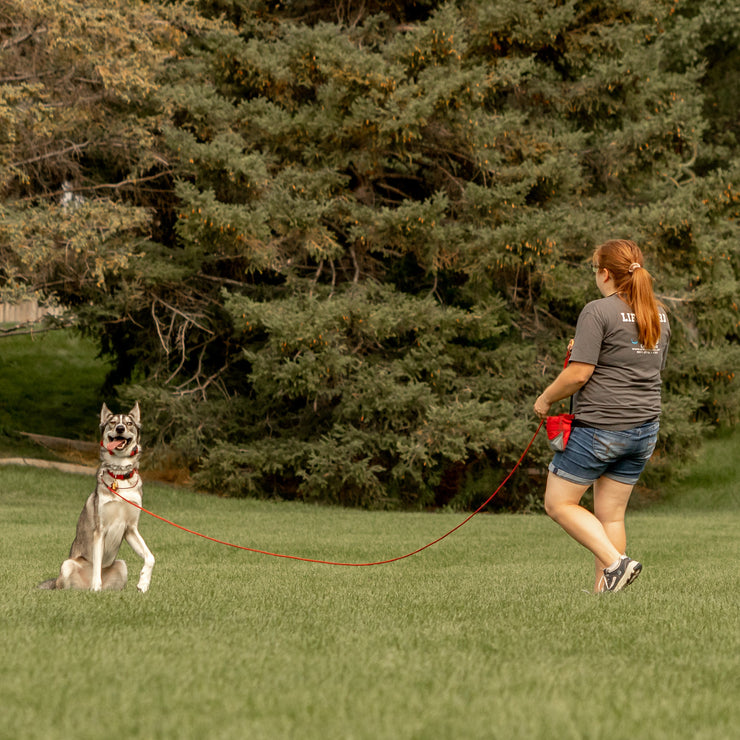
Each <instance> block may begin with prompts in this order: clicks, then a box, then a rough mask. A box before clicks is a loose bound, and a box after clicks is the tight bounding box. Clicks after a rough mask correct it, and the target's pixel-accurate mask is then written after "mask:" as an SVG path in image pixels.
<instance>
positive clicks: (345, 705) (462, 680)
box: [0, 468, 740, 740]
mask: <svg viewBox="0 0 740 740" xmlns="http://www.w3.org/2000/svg"><path fill="white" fill-rule="evenodd" d="M91 485H92V480H91V479H88V478H84V477H81V476H71V475H62V474H59V473H53V472H48V471H35V470H27V469H20V468H0V501H1V502H2V506H0V516H1V518H2V531H3V538H2V540H0V553H1V554H2V562H3V563H4V576H3V590H2V597H0V616H1V618H2V624H3V629H2V643H3V645H2V650H3V655H4V656H6V657H5V658H4V670H3V672H2V677H0V703H1V704H2V706H3V707H4V710H5V711H4V719H3V730H2V731H1V732H0V735H2V736H3V737H9V738H11V737H12V738H42V737H43V738H68V737H73V736H74V737H76V738H100V737H106V736H108V735H116V736H118V737H124V738H170V737H171V738H203V737H208V738H240V739H241V738H245V737H249V738H266V739H267V738H270V739H273V738H308V739H311V738H321V740H325V739H326V738H360V739H364V738H429V739H430V740H431V739H436V738H514V737H516V738H555V737H556V738H568V737H570V738H597V737H604V738H650V739H651V740H652V739H653V738H692V739H693V738H712V739H715V738H725V737H727V738H729V737H732V736H733V733H734V731H735V729H736V727H737V723H738V720H740V716H739V714H740V712H739V710H738V707H737V702H736V698H735V696H734V692H733V691H731V690H729V687H730V686H731V685H733V681H734V680H735V679H736V678H737V675H738V668H739V665H738V663H739V661H738V654H739V652H740V651H739V650H738V647H739V646H738V631H737V605H738V604H737V596H736V590H737V589H736V569H735V567H734V565H733V564H734V563H737V560H738V555H739V554H740V553H739V552H738V549H739V548H738V538H737V531H738V525H739V524H740V515H739V514H738V509H737V506H735V507H734V508H733V506H732V505H731V501H730V504H729V505H726V506H723V508H722V510H720V511H715V510H712V509H711V508H710V509H705V510H691V509H686V508H681V509H678V510H672V509H671V508H670V507H668V506H661V507H658V508H655V509H652V510H648V511H640V512H636V513H634V514H631V516H630V522H629V529H630V535H631V544H630V551H631V552H633V553H634V554H635V556H636V557H639V558H640V559H641V560H642V561H643V563H644V564H645V571H644V573H643V575H642V576H641V577H640V579H639V580H638V581H637V582H636V583H635V584H634V586H631V587H630V588H629V589H628V590H627V591H625V592H624V593H621V594H615V595H608V596H599V597H595V596H592V595H589V594H587V593H585V592H584V589H587V588H588V586H589V583H590V577H591V561H590V558H589V557H588V556H587V555H586V553H585V552H584V551H582V550H581V549H580V548H579V547H578V546H577V545H575V544H574V543H573V542H572V541H571V540H570V539H569V538H567V537H566V536H565V535H564V534H563V533H562V532H561V531H560V530H559V529H558V528H557V527H556V526H555V525H554V524H553V523H552V522H550V521H549V520H548V519H547V518H546V517H544V516H516V515H495V516H488V515H480V516H477V517H475V518H474V519H473V520H472V521H471V522H470V523H469V524H467V525H466V526H465V527H463V528H462V529H461V530H459V531H458V532H456V533H455V534H453V535H452V536H450V537H449V538H447V539H445V540H444V541H443V542H441V543H439V544H438V545H436V546H434V547H433V548H430V549H429V550H426V551H425V552H423V553H421V554H419V555H416V556H414V557H412V558H409V559H407V560H403V561H400V562H398V563H395V564H391V565H384V566H376V567H367V568H340V567H332V566H322V565H312V564H307V563H300V562H293V561H286V560H280V559H275V558H270V557H267V556H263V555H255V554H252V553H247V552H242V551H239V550H235V549H230V548H226V547H223V546H220V545H216V544H213V543H211V542H207V541H205V540H202V539H199V538H196V537H193V536H192V535H188V534H186V533H184V532H181V531H179V530H176V529H173V528H171V527H169V526H168V525H166V524H164V523H161V522H159V521H157V520H154V519H151V518H150V517H148V516H146V515H142V522H141V530H142V533H143V534H144V537H145V538H146V540H147V542H148V543H149V545H150V547H151V549H152V550H153V552H154V554H155V556H156V557H157V564H156V566H155V569H154V576H153V580H152V589H151V591H150V592H149V593H148V594H146V595H142V594H139V593H137V592H136V590H135V582H136V575H137V573H138V570H139V568H140V567H141V563H140V561H139V560H138V558H136V556H135V555H134V554H133V553H132V552H131V551H130V550H128V548H126V547H124V549H123V551H122V553H123V555H124V556H125V559H126V560H127V562H128V565H129V573H130V576H129V586H128V588H127V590H126V591H124V592H122V593H103V594H91V593H75V592H43V591H38V590H36V589H35V585H36V583H38V582H39V581H41V580H42V579H44V578H47V577H50V576H52V575H54V573H55V572H56V570H57V569H58V567H59V564H60V563H61V560H62V559H63V558H64V556H65V555H66V553H67V550H68V548H69V545H70V543H71V540H72V538H73V536H74V525H75V521H76V517H77V515H78V513H79V510H80V508H81V506H82V501H83V499H84V497H85V496H86V495H87V493H88V491H89V489H90V486H91ZM691 495H693V494H691V492H686V493H685V494H684V496H691ZM145 504H146V505H148V506H149V507H150V508H151V509H153V510H154V511H156V512H157V513H159V514H161V515H162V516H165V517H167V518H170V519H173V520H175V521H177V522H178V523H181V524H183V525H184V526H188V527H191V528H193V529H196V530H199V531H202V532H204V533H206V534H208V535H211V536H214V537H218V538H221V539H225V540H229V541H232V542H235V543H237V544H242V545H246V546H249V547H256V548H260V549H268V550H274V551H278V552H282V553H287V554H294V555H299V556H305V557H320V558H323V559H336V560H351V561H357V562H361V561H366V560H373V559H382V558H386V557H392V556H395V555H399V554H403V553H405V552H408V551H410V550H412V549H415V548H416V547H418V546H419V545H421V544H424V543H425V542H428V541H430V540H431V539H434V538H435V537H437V536H439V535H440V534H442V533H443V532H445V531H447V530H448V529H450V528H451V527H453V526H454V525H455V524H457V523H458V522H459V521H460V519H461V517H460V515H454V514H449V513H444V514H441V513H440V514H402V513H388V512H360V511H348V510H342V509H335V508H323V507H309V506H301V505H298V504H277V503H269V502H255V501H244V500H226V499H216V498H212V497H205V496H199V495H197V494H194V493H190V492H185V491H181V490H177V489H174V488H168V487H164V486H161V485H155V484H149V485H147V486H146V488H145ZM733 676H734V679H733Z"/></svg>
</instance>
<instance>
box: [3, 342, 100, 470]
mask: <svg viewBox="0 0 740 740" xmlns="http://www.w3.org/2000/svg"><path fill="white" fill-rule="evenodd" d="M107 372H108V365H107V364H106V363H105V362H104V361H102V360H100V359H99V358H98V357H97V349H96V348H95V345H94V344H93V343H92V342H91V341H90V340H88V339H85V338H83V337H81V336H80V335H79V334H77V333H76V332H73V331H69V330H66V331H50V332H45V333H43V332H42V333H35V334H28V335H21V336H10V337H6V336H2V337H0V448H1V449H2V451H3V452H5V453H7V454H8V455H11V454H20V455H35V456H36V457H40V456H41V455H42V454H43V450H42V449H41V448H39V446H38V445H34V444H32V443H31V442H29V441H27V440H25V439H23V438H19V437H17V436H16V435H15V434H14V433H15V432H34V433H36V434H45V435H50V436H53V437H65V438H69V439H85V440H91V441H97V440H96V435H97V432H98V429H97V421H98V417H99V415H100V407H101V405H102V402H103V400H106V398H107V397H106V395H105V394H104V393H102V387H103V383H104V381H105V376H106V373H107ZM3 432H5V434H2V433H3ZM44 456H46V457H51V455H49V454H45V455H44Z"/></svg>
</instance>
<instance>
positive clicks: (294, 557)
mask: <svg viewBox="0 0 740 740" xmlns="http://www.w3.org/2000/svg"><path fill="white" fill-rule="evenodd" d="M544 423H545V420H544V419H543V420H542V421H540V425H539V426H538V427H537V430H536V431H535V433H534V434H533V435H532V439H530V440H529V444H528V445H527V446H526V447H525V449H524V452H522V454H521V457H520V458H519V459H518V460H517V462H516V465H514V467H513V468H512V469H511V471H510V472H509V474H508V475H507V476H506V478H504V479H503V481H501V484H500V485H499V487H498V488H497V489H496V490H495V491H494V492H493V493H492V494H491V495H490V496H489V497H488V498H487V499H486V500H485V501H484V502H483V503H482V504H481V505H480V506H479V507H478V508H477V509H476V510H475V511H474V512H473V513H472V514H470V515H469V516H468V517H466V518H465V519H463V521H461V522H460V524H458V525H457V526H456V527H453V528H452V529H451V530H450V531H449V532H445V533H444V534H443V535H442V536H441V537H437V539H436V540H432V542H429V543H427V544H426V545H423V546H422V547H419V548H418V549H416V550H414V551H413V552H407V553H406V554H405V555H398V556H397V557H395V558H389V559H388V560H376V561H374V562H372V563H339V562H336V561H334V560H314V559H313V558H302V557H299V556H298V555H282V554H281V553H278V552H269V551H267V550H257V549H256V548H254V547H244V545H235V544H234V543H232V542H225V541H224V540H217V539H216V538H215V537H209V536H208V535H205V534H201V533H200V532H196V531H195V530H193V529H188V528H187V527H183V526H182V525H181V524H177V523H176V522H171V521H170V520H169V519H165V518H164V517H163V516H159V514H155V513H154V512H152V511H149V510H148V509H145V508H144V507H143V506H139V504H135V503H134V502H133V501H129V500H128V499H127V498H125V497H124V496H122V495H121V494H120V493H119V492H118V491H117V490H115V489H114V488H112V487H108V490H109V491H111V492H112V493H115V494H116V496H118V497H119V498H121V499H123V500H124V501H125V502H126V503H127V504H131V506H134V507H136V508H137V509H140V510H141V511H143V512H144V513H145V514H149V516H153V517H154V518H155V519H159V520H160V521H162V522H165V523H167V524H171V525H172V526H173V527H177V529H181V530H182V531H183V532H188V533H189V534H194V535H196V536H197V537H202V538H203V539H204V540H210V541H211V542H215V543H217V544H219V545H226V546H227V547H234V548H236V549H237V550H247V551H248V552H254V553H257V554H258V555H270V556H271V557H274V558H286V559H287V560H302V561H303V562H304V563H318V564H320V565H341V566H345V567H349V568H363V567H366V566H369V565H386V564H388V563H395V562H396V561H398V560H404V559H405V558H410V557H411V556H412V555H417V554H418V553H420V552H422V550H426V549H427V548H429V547H431V546H432V545H436V544H437V543H438V542H441V541H442V540H443V539H445V537H449V536H450V535H451V534H452V533H453V532H456V531H457V530H458V529H460V527H462V526H463V525H464V524H467V523H468V522H469V521H470V520H471V519H472V518H473V517H474V516H475V515H476V514H478V513H479V512H481V511H482V510H483V509H485V507H486V506H488V504H489V503H490V502H491V501H492V500H493V497H494V496H495V495H496V494H497V493H498V492H499V491H500V490H501V489H502V488H503V487H504V486H505V485H506V483H507V482H508V480H509V478H511V476H512V475H514V473H515V472H516V470H517V468H518V467H519V466H520V465H521V463H522V460H524V458H525V456H526V454H527V453H528V452H529V448H530V447H531V446H532V444H533V443H534V440H535V438H536V437H537V435H538V434H539V431H540V429H542V425H543V424H544Z"/></svg>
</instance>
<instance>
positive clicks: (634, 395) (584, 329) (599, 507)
mask: <svg viewBox="0 0 740 740" xmlns="http://www.w3.org/2000/svg"><path fill="white" fill-rule="evenodd" d="M592 262H593V270H594V273H595V274H596V285H597V286H598V288H599V291H600V292H601V294H602V295H603V296H604V297H603V298H600V299H598V300H595V301H591V303H589V304H587V305H586V306H585V308H584V309H583V311H581V314H580V316H579V317H578V324H577V326H576V335H575V339H574V340H573V342H572V352H571V356H570V362H569V363H568V365H567V367H566V368H565V369H564V370H563V371H562V372H561V373H560V375H558V377H557V378H556V379H555V381H554V382H553V383H551V384H550V385H549V386H548V387H547V388H546V389H545V391H544V392H543V393H542V395H541V396H540V397H539V398H538V399H537V400H536V401H535V404H534V410H535V413H536V414H537V415H538V416H539V417H540V418H544V417H545V416H547V414H548V413H549V411H550V406H551V405H552V404H553V403H556V402H557V401H560V400H562V399H564V398H567V397H568V396H571V395H573V400H574V404H573V412H574V414H575V419H574V424H573V429H572V430H571V435H570V439H569V441H568V444H567V446H566V448H565V450H564V451H563V452H556V453H555V456H554V457H553V460H552V462H551V463H550V466H549V469H550V473H549V475H548V478H547V488H546V490H545V511H546V512H547V513H548V515H549V516H550V517H552V519H554V520H555V521H556V522H557V523H558V524H559V525H560V526H561V527H562V528H563V529H564V530H565V531H566V532H567V533H568V534H569V535H570V536H571V537H573V538H574V539H575V540H576V541H578V542H580V543H581V544H582V545H583V546H584V547H586V548H588V549H589V550H590V551H591V552H592V553H593V554H594V556H595V557H596V583H595V586H594V590H595V591H597V592H599V591H620V590H621V589H623V588H624V587H625V586H627V585H629V584H630V583H631V582H632V581H633V580H634V579H635V578H636V577H637V576H638V575H639V573H640V571H641V570H642V565H641V564H640V563H638V562H637V561H636V560H632V559H631V558H628V557H627V556H626V555H625V554H624V553H625V549H626V544H627V536H626V533H625V526H624V514H625V510H626V508H627V502H628V501H629V497H630V494H631V493H632V488H633V487H634V485H635V483H637V480H638V478H639V477H640V474H641V473H642V470H643V468H644V467H645V464H646V463H647V461H648V459H649V458H650V456H651V455H652V453H653V450H654V449H655V442H656V439H657V436H658V419H659V417H660V372H661V370H662V369H663V367H664V366H665V360H666V352H667V350H668V343H669V340H670V327H669V325H668V318H667V316H666V312H665V309H664V308H663V307H662V306H660V305H659V304H658V303H657V301H656V299H655V294H654V293H653V286H652V278H651V276H650V274H649V273H648V271H647V270H646V269H645V268H644V266H643V257H642V252H641V251H640V248H639V247H638V246H637V245H636V244H635V243H634V242H632V241H628V240H623V239H616V240H613V241H608V242H606V243H604V244H602V245H601V246H600V247H598V248H597V249H596V251H595V252H594V255H593V258H592ZM592 484H593V487H594V513H593V514H592V513H591V512H590V511H589V510H588V509H585V508H584V507H582V506H581V505H580V500H581V497H582V496H583V494H584V493H585V492H586V490H587V489H588V487H589V486H590V485H592Z"/></svg>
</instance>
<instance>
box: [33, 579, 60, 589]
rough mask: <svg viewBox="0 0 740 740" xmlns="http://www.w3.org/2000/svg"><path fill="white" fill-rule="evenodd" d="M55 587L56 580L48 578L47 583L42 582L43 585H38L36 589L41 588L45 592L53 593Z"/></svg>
mask: <svg viewBox="0 0 740 740" xmlns="http://www.w3.org/2000/svg"><path fill="white" fill-rule="evenodd" d="M56 587H57V579H56V578H50V579H49V580H48V581H44V582H43V583H39V585H38V586H37V588H43V589H45V590H47V591H53V590H54V589H55V588H56Z"/></svg>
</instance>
